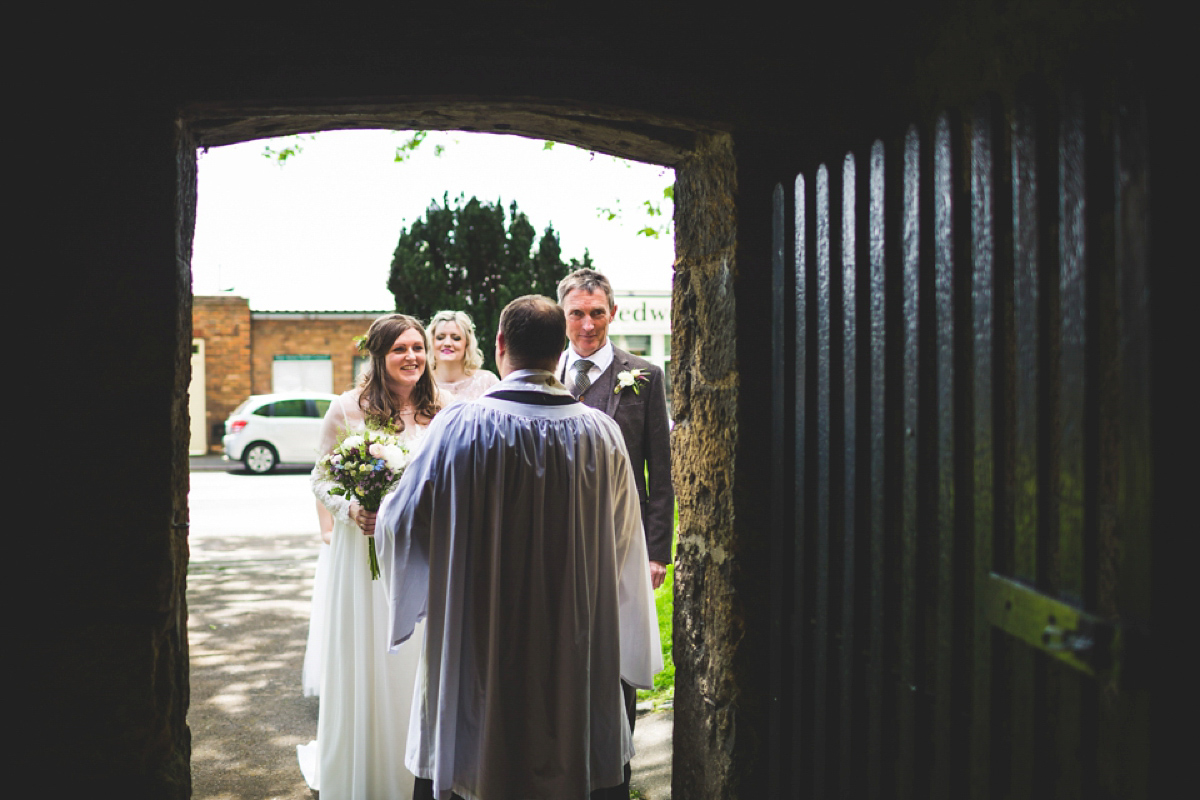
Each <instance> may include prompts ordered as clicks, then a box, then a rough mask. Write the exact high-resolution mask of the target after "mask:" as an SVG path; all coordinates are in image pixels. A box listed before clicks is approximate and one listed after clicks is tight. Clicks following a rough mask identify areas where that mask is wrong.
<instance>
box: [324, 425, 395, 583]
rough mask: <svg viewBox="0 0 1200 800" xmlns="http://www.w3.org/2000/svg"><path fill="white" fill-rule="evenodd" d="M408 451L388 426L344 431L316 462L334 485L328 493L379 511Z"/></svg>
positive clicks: (375, 569)
mask: <svg viewBox="0 0 1200 800" xmlns="http://www.w3.org/2000/svg"><path fill="white" fill-rule="evenodd" d="M408 461H409V450H408V448H407V447H405V446H404V444H402V443H401V442H400V440H399V439H398V438H397V437H396V434H395V429H394V428H392V427H391V426H386V427H383V428H366V429H364V430H361V431H345V432H344V433H343V434H342V436H341V437H340V438H339V439H338V443H337V445H336V446H335V447H334V448H333V450H332V451H331V452H329V453H328V454H327V455H325V456H323V457H322V458H321V460H320V461H319V462H318V465H319V466H320V468H321V473H322V475H323V476H324V478H325V479H326V480H328V481H331V482H333V483H334V484H335V485H334V487H333V488H332V489H330V493H331V494H335V495H339V496H342V497H346V498H348V499H350V500H353V501H356V502H357V503H358V504H359V505H360V506H362V507H363V508H364V509H366V510H367V511H372V512H374V511H378V510H379V506H380V504H381V503H383V498H384V497H385V496H386V495H387V493H388V492H390V491H391V490H392V489H393V488H394V487H395V486H396V483H397V482H398V481H399V480H400V476H401V475H403V474H404V469H405V467H407V466H408ZM368 541H369V548H370V555H369V558H370V567H371V579H372V580H375V579H377V578H378V577H379V559H378V558H377V557H376V555H375V539H374V537H371V538H370V539H369V540H368Z"/></svg>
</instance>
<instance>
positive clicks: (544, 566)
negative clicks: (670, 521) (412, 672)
mask: <svg viewBox="0 0 1200 800" xmlns="http://www.w3.org/2000/svg"><path fill="white" fill-rule="evenodd" d="M514 390H516V391H522V392H538V393H541V395H542V396H549V397H555V398H569V395H568V393H567V392H566V390H565V389H564V388H563V387H562V384H560V383H559V382H558V381H557V380H556V379H555V378H554V376H553V374H552V373H549V372H543V371H535V370H522V371H519V372H515V373H512V374H510V375H509V376H508V377H507V378H506V379H505V380H504V381H502V382H500V383H499V384H497V385H496V386H495V387H493V388H492V389H491V390H490V391H489V393H488V394H487V395H484V397H482V398H481V399H479V400H477V401H474V402H471V403H464V404H460V405H455V406H451V407H450V408H447V409H445V410H444V411H442V412H441V413H440V414H438V416H437V417H436V418H435V419H434V421H433V423H432V424H431V425H430V428H429V433H428V435H427V438H426V441H425V444H424V446H423V447H422V449H421V451H420V453H419V454H418V455H417V456H416V458H415V459H414V461H413V463H412V464H411V465H409V467H408V470H407V471H406V472H405V474H404V477H403V478H402V479H401V481H400V484H399V486H398V488H397V489H396V491H395V492H394V493H393V494H392V495H391V496H389V497H388V499H387V500H386V501H385V502H384V504H383V507H382V508H381V509H380V511H379V517H378V521H377V528H376V530H377V534H376V538H377V544H378V545H379V549H380V558H379V560H380V566H381V569H382V573H383V578H384V580H385V581H387V583H388V587H389V591H390V597H391V601H392V610H391V620H390V626H391V627H390V643H391V646H392V647H396V646H398V645H399V644H400V643H401V642H403V641H405V640H406V639H407V638H408V637H409V636H410V635H411V634H412V632H413V626H414V625H415V624H416V623H417V622H418V621H419V620H420V619H422V618H424V619H425V620H426V627H425V650H424V656H423V659H422V663H421V668H420V671H419V673H418V678H417V687H416V690H415V694H414V698H413V706H412V715H411V718H410V725H409V734H408V745H407V749H408V751H407V753H406V756H405V764H406V765H407V766H408V768H409V769H410V770H411V771H412V772H413V773H414V774H415V775H417V776H419V777H423V778H428V779H431V780H432V781H433V785H434V794H435V796H436V797H438V798H439V799H441V798H447V797H449V793H450V791H451V790H453V791H455V792H457V793H458V794H460V795H462V796H463V797H465V798H468V800H506V799H507V798H513V799H515V798H522V799H525V798H545V800H569V798H580V800H583V799H584V798H586V797H587V796H588V794H589V792H591V791H593V790H596V789H601V788H607V787H610V786H616V785H618V784H620V783H621V782H622V778H623V774H622V769H623V765H624V764H625V763H626V762H627V761H628V760H629V759H630V758H631V757H632V755H633V743H632V737H631V735H630V732H629V724H628V721H627V719H626V716H625V710H624V707H623V702H622V696H621V686H620V681H619V678H624V679H625V680H626V681H627V682H628V683H630V684H632V685H634V686H637V687H639V688H649V687H650V686H651V683H652V680H653V676H654V674H655V673H656V672H658V671H659V670H661V669H662V648H661V644H660V642H659V636H658V623H657V619H656V616H655V611H654V600H653V594H652V592H651V588H650V573H649V567H648V562H647V554H646V542H645V537H644V535H643V533H642V523H641V514H640V510H639V506H638V495H637V490H636V489H635V488H634V486H635V484H634V480H633V472H632V469H631V467H630V465H629V458H628V456H627V454H626V450H625V444H624V440H623V438H622V436H621V431H620V429H619V428H618V427H617V424H616V423H615V422H613V421H612V420H611V419H609V418H608V417H607V416H605V415H604V414H601V413H600V412H598V411H594V410H593V409H590V408H587V407H586V406H584V405H583V404H581V403H570V404H569V405H538V404H529V403H526V402H515V401H513V400H508V399H498V398H497V397H494V396H492V395H493V394H495V393H497V392H500V393H503V392H506V391H510V392H511V391H514Z"/></svg>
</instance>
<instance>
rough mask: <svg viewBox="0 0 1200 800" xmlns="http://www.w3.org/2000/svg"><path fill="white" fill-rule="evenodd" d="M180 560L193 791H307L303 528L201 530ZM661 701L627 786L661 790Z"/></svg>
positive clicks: (664, 724)
mask: <svg viewBox="0 0 1200 800" xmlns="http://www.w3.org/2000/svg"><path fill="white" fill-rule="evenodd" d="M196 545H197V548H196V550H195V551H194V552H193V556H194V560H193V562H192V564H191V566H190V567H189V569H188V609H189V619H188V641H189V644H190V648H191V707H190V709H189V712H188V725H189V726H190V727H191V731H192V792H193V794H192V796H193V797H194V798H197V800H235V799H237V800H240V799H241V798H277V799H278V800H313V797H314V795H313V793H312V792H310V791H309V789H308V786H307V785H306V784H305V783H304V778H303V777H302V776H301V774H300V768H299V766H298V765H297V763H296V745H298V744H304V743H307V742H309V741H310V740H312V739H314V738H316V734H317V708H318V703H317V699H316V698H315V697H304V696H303V694H302V691H301V685H300V671H301V667H302V665H303V662H304V650H305V646H306V644H307V639H308V618H309V612H310V609H311V603H312V600H311V598H312V581H313V573H314V570H315V569H316V548H315V547H314V546H313V537H312V536H311V535H309V534H305V535H297V536H278V537H273V538H270V539H266V540H264V539H263V538H261V537H237V536H230V537H221V538H209V539H206V540H204V542H203V544H201V543H200V542H199V541H197V542H196ZM672 722H673V720H672V714H671V712H670V711H666V712H659V713H656V714H646V715H643V716H642V717H640V718H639V720H638V724H637V728H636V731H635V734H634V741H635V745H636V747H637V751H638V755H637V756H636V757H635V759H634V763H633V767H634V774H633V786H634V788H635V789H637V790H639V791H640V795H641V797H643V798H646V800H669V798H670V796H671V795H670V791H671V790H670V785H671V726H672Z"/></svg>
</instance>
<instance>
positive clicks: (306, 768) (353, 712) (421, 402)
mask: <svg viewBox="0 0 1200 800" xmlns="http://www.w3.org/2000/svg"><path fill="white" fill-rule="evenodd" d="M360 346H361V347H365V349H366V350H367V351H368V352H369V353H370V357H371V364H370V366H369V367H368V369H367V370H366V372H365V373H364V374H363V378H362V381H361V384H360V386H359V387H358V388H356V389H353V390H351V391H349V392H346V393H345V394H343V395H342V396H341V397H340V398H339V399H338V401H337V402H335V403H333V404H331V405H330V407H329V411H328V413H326V415H325V422H324V425H323V427H322V431H321V444H320V448H321V452H322V453H328V452H330V451H331V450H332V449H333V448H334V446H335V445H336V444H337V439H338V435H339V434H340V433H341V432H342V431H343V430H345V429H352V430H362V429H363V428H364V427H365V426H366V425H367V424H368V423H369V422H370V423H374V424H379V423H382V422H387V421H389V420H390V421H392V422H393V423H394V424H395V427H396V430H397V431H399V438H400V440H401V441H402V442H404V443H405V444H407V445H408V448H409V450H416V448H417V447H419V446H420V442H421V440H422V439H423V438H424V435H425V429H426V427H427V426H428V425H429V422H430V420H431V419H433V416H434V415H435V414H436V413H437V412H438V411H439V410H440V409H441V407H442V406H443V405H444V402H443V400H442V395H441V394H440V392H439V390H438V389H437V387H436V385H435V384H434V382H433V377H432V375H430V372H429V370H428V369H427V368H426V357H427V351H428V345H427V338H426V335H425V329H424V328H422V327H421V323H419V322H418V321H417V320H415V319H413V318H412V317H408V316H405V315H403V314H389V315H388V316H385V317H380V318H379V319H377V320H375V322H374V323H372V324H371V328H370V330H369V331H368V332H367V338H366V341H365V342H364V343H363V345H360ZM312 484H313V492H314V494H316V496H317V499H318V500H319V501H320V502H321V503H322V504H323V505H324V506H325V507H326V508H327V509H328V510H329V512H330V513H331V514H332V516H333V533H332V535H331V537H330V551H329V566H328V570H329V572H328V582H327V584H326V587H325V598H324V608H323V612H324V623H325V632H324V637H325V642H324V648H323V654H322V665H321V688H320V697H321V707H320V715H319V717H318V720H317V739H316V741H314V742H310V743H309V744H307V745H300V746H299V747H298V748H297V751H298V755H299V759H300V768H301V771H302V772H303V773H304V778H305V780H306V781H307V782H308V785H309V788H311V789H313V790H316V791H319V792H320V794H321V800H344V798H362V799H363V800H366V799H367V798H371V799H372V800H373V798H403V800H409V798H411V796H412V789H413V776H412V774H411V773H409V771H408V770H407V769H405V768H404V752H405V739H406V734H407V731H408V717H409V708H410V706H411V703H412V695H413V685H414V683H415V681H416V671H417V663H418V661H419V659H420V652H421V646H422V641H423V639H424V636H423V631H418V632H417V633H414V635H413V637H412V638H411V639H409V640H408V641H407V642H405V643H404V645H402V646H401V648H400V651H399V652H398V653H396V654H393V655H389V654H388V652H387V640H388V636H387V622H388V600H387V592H386V591H385V589H384V586H383V584H382V582H381V581H377V580H376V581H373V580H371V574H370V569H369V567H368V564H367V559H368V555H367V548H368V539H367V537H368V536H371V535H373V534H374V531H375V514H374V513H373V512H369V511H366V510H365V509H363V508H362V507H361V506H360V505H359V504H358V503H356V502H354V501H352V500H350V501H348V500H347V499H346V498H344V497H340V496H337V495H334V494H331V493H330V490H331V489H332V488H333V484H332V483H331V482H328V481H325V480H324V479H323V478H322V476H321V474H320V472H319V470H317V469H314V470H313V477H312Z"/></svg>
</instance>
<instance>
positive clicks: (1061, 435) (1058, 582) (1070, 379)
mask: <svg viewBox="0 0 1200 800" xmlns="http://www.w3.org/2000/svg"><path fill="white" fill-rule="evenodd" d="M1059 119H1060V123H1059V133H1058V155H1059V158H1058V185H1059V194H1058V218H1059V228H1058V265H1059V273H1058V277H1059V290H1058V301H1059V304H1058V325H1057V327H1058V339H1059V346H1058V348H1057V349H1058V356H1059V360H1058V369H1057V376H1058V391H1057V398H1058V401H1057V403H1056V406H1057V409H1056V410H1057V414H1058V424H1057V425H1056V426H1055V427H1056V429H1057V433H1058V446H1057V448H1056V449H1057V453H1058V458H1057V467H1058V479H1057V480H1056V481H1055V483H1056V484H1057V487H1056V489H1057V498H1056V500H1057V502H1056V504H1055V505H1056V506H1057V515H1058V519H1057V523H1058V524H1057V528H1058V542H1057V547H1056V548H1055V550H1056V558H1055V559H1054V575H1053V582H1054V587H1055V590H1056V594H1057V595H1058V596H1059V597H1061V598H1062V599H1064V600H1066V601H1068V602H1070V603H1072V604H1073V605H1077V606H1083V605H1084V602H1085V598H1084V573H1083V569H1084V560H1085V555H1084V553H1085V541H1084V540H1085V536H1086V531H1085V502H1084V496H1085V494H1086V493H1087V492H1088V491H1090V488H1089V487H1088V479H1087V472H1088V470H1087V468H1086V466H1085V461H1084V446H1085V445H1084V440H1085V436H1086V435H1087V434H1086V431H1085V428H1086V425H1087V422H1088V417H1089V416H1090V414H1089V412H1088V411H1087V408H1088V406H1089V401H1088V398H1087V375H1086V373H1087V371H1088V370H1087V363H1088V360H1089V358H1088V352H1087V351H1088V336H1087V326H1088V324H1089V320H1088V315H1087V304H1088V298H1087V292H1088V286H1087V279H1086V275H1085V273H1086V265H1087V256H1088V254H1087V251H1086V246H1085V244H1086V239H1087V226H1086V224H1085V213H1086V210H1087V209H1086V192H1087V186H1086V180H1085V174H1086V170H1085V160H1086V147H1085V138H1084V109H1083V99H1082V98H1081V97H1080V96H1079V95H1078V94H1077V93H1074V92H1072V93H1069V94H1068V95H1067V97H1066V99H1065V101H1064V103H1063V109H1062V113H1061V114H1060V116H1059ZM1054 674H1055V678H1056V681H1055V682H1056V683H1057V687H1058V692H1057V699H1058V702H1057V703H1056V710H1057V721H1056V725H1055V733H1056V735H1057V741H1056V743H1055V744H1056V750H1057V758H1056V759H1055V760H1056V761H1057V764H1058V769H1057V773H1056V775H1055V796H1056V797H1059V798H1064V800H1067V799H1069V798H1081V797H1090V796H1094V795H1093V794H1085V793H1084V781H1085V776H1087V775H1094V773H1095V770H1094V768H1088V767H1087V765H1088V764H1090V763H1092V755H1093V752H1094V751H1093V750H1092V748H1087V750H1086V751H1085V749H1084V748H1083V747H1082V744H1083V742H1082V736H1083V734H1084V732H1083V729H1082V726H1081V724H1080V723H1081V721H1082V720H1081V715H1082V711H1083V709H1082V704H1083V702H1084V694H1085V693H1087V692H1088V691H1089V687H1085V686H1084V685H1083V681H1084V680H1085V679H1084V677H1083V676H1081V675H1080V674H1079V673H1074V672H1068V671H1066V670H1064V669H1061V668H1059V669H1056V670H1055V671H1054ZM1089 685H1090V681H1089Z"/></svg>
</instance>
